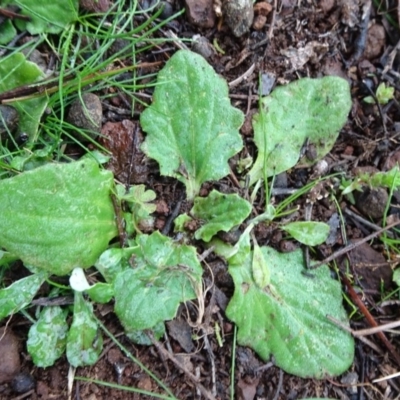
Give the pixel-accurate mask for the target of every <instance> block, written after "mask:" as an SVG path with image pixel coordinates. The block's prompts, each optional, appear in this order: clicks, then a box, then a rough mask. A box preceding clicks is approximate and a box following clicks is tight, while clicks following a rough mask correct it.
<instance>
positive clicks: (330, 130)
mask: <svg viewBox="0 0 400 400" xmlns="http://www.w3.org/2000/svg"><path fill="white" fill-rule="evenodd" d="M350 108H351V96H350V88H349V84H348V83H347V81H346V80H344V79H342V78H339V77H336V76H327V77H325V78H320V79H310V78H303V79H300V80H298V81H296V82H292V83H290V84H288V85H286V86H281V87H278V88H276V89H275V90H274V91H273V92H272V94H271V95H270V96H268V97H264V98H263V99H262V101H261V109H260V112H259V114H256V115H255V116H254V119H253V127H254V141H255V143H256V145H257V149H258V156H257V159H256V162H255V164H254V165H253V168H252V169H251V171H250V172H249V176H250V184H251V185H252V184H254V183H255V182H256V181H257V180H258V179H264V178H265V177H269V176H273V175H277V174H279V173H281V172H283V171H286V170H288V169H289V168H292V167H293V166H294V165H296V163H297V162H298V160H299V158H300V151H301V149H302V147H303V146H304V145H305V144H307V146H308V147H313V148H314V149H315V153H316V154H315V157H313V160H308V159H306V157H304V158H303V159H302V162H303V163H305V164H312V163H314V162H315V161H317V160H319V159H320V158H322V157H323V156H324V155H325V154H327V153H328V152H329V151H330V149H331V148H332V146H333V145H334V143H335V141H336V139H337V137H338V134H339V131H340V129H341V128H342V127H343V125H344V124H345V122H346V120H347V115H348V113H349V111H350Z"/></svg>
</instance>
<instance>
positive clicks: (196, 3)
mask: <svg viewBox="0 0 400 400" xmlns="http://www.w3.org/2000/svg"><path fill="white" fill-rule="evenodd" d="M185 6H186V12H187V16H188V19H189V21H190V22H191V23H192V24H193V25H196V26H199V27H201V28H212V27H213V26H214V25H215V19H216V16H215V12H214V8H213V0H186V1H185Z"/></svg>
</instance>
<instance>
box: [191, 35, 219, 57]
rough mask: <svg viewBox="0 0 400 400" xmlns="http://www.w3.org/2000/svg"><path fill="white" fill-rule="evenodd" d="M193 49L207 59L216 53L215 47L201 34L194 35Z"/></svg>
mask: <svg viewBox="0 0 400 400" xmlns="http://www.w3.org/2000/svg"><path fill="white" fill-rule="evenodd" d="M192 51H194V52H195V53H197V54H200V55H201V56H203V57H204V58H205V59H208V58H210V57H211V56H212V55H213V54H214V49H213V47H212V46H211V43H210V42H209V40H208V39H207V38H206V37H204V36H201V35H194V36H193V43H192Z"/></svg>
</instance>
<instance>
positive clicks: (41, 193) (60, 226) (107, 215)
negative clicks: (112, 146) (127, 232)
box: [0, 159, 117, 275]
mask: <svg viewBox="0 0 400 400" xmlns="http://www.w3.org/2000/svg"><path fill="white" fill-rule="evenodd" d="M112 184H113V178H112V174H111V173H110V172H108V171H103V170H100V169H99V166H98V165H97V164H96V162H95V161H93V160H89V159H87V160H84V161H78V162H72V163H69V164H49V165H46V166H43V167H39V168H36V169H34V170H32V171H28V172H23V173H21V174H20V175H17V176H15V177H13V178H9V179H5V180H3V181H0V204H1V207H2V208H1V213H0V226H1V230H0V246H1V247H3V248H5V249H6V250H7V251H9V252H10V253H13V254H15V255H17V256H18V257H19V258H21V260H22V261H23V262H24V263H26V264H29V265H33V266H35V267H39V268H42V269H44V270H46V271H48V272H50V273H52V274H55V275H65V274H68V273H69V272H70V271H71V270H73V269H74V268H75V267H81V268H87V267H89V266H91V265H93V264H94V263H95V262H96V260H97V258H98V257H99V256H100V254H101V253H102V252H103V251H104V250H105V249H106V248H107V246H108V242H109V241H110V240H111V239H112V238H113V237H114V236H116V234H117V230H116V225H115V221H114V208H113V205H112V201H111V198H110V191H111V187H112Z"/></svg>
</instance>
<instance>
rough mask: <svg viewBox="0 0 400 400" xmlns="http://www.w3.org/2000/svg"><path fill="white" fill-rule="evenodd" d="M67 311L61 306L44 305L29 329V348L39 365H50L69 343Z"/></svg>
mask: <svg viewBox="0 0 400 400" xmlns="http://www.w3.org/2000/svg"><path fill="white" fill-rule="evenodd" d="M67 313H68V312H67V311H66V310H63V309H62V308H61V307H59V306H51V307H44V308H43V310H42V311H41V313H40V316H39V319H38V320H37V321H36V323H34V324H33V325H32V326H31V328H30V329H29V333H28V341H27V343H26V344H27V348H28V353H29V354H30V355H31V356H32V360H33V362H34V363H35V365H36V366H38V367H44V368H45V367H50V366H51V365H53V364H54V362H55V361H56V360H57V359H58V358H60V357H61V356H62V355H63V353H64V351H65V347H66V345H67V334H68V324H67V319H66V317H67Z"/></svg>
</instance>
